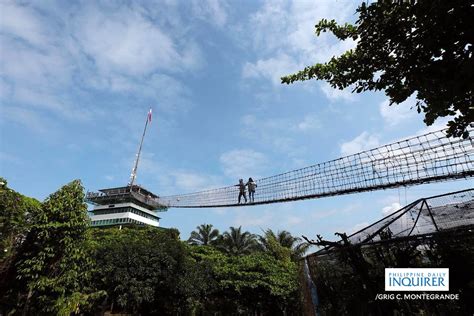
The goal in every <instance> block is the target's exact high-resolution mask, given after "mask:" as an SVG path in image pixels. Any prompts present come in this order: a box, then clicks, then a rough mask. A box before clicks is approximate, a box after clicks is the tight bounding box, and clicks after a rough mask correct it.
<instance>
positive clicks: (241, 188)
mask: <svg viewBox="0 0 474 316" xmlns="http://www.w3.org/2000/svg"><path fill="white" fill-rule="evenodd" d="M236 187H239V199H238V201H239V204H240V199H241V198H242V196H243V197H244V199H245V203H247V194H246V193H245V184H244V180H243V179H240V180H239V184H237V185H236Z"/></svg>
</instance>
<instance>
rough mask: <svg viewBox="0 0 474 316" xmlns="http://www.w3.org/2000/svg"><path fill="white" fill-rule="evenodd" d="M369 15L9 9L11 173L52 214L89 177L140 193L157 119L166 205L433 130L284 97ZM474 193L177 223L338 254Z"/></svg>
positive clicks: (161, 7) (63, 6) (412, 192)
mask: <svg viewBox="0 0 474 316" xmlns="http://www.w3.org/2000/svg"><path fill="white" fill-rule="evenodd" d="M356 4H357V3H356V2H348V1H297V2H287V1H241V2H232V1H217V0H200V1H197V0H196V1H161V2H157V3H152V2H151V1H143V2H139V1H133V2H126V1H112V2H99V1H98V2H95V1H85V2H73V1H57V2H55V1H38V2H33V3H28V2H23V1H22V2H9V1H5V2H2V3H1V4H0V98H1V99H0V100H1V112H0V133H1V134H0V174H1V175H2V176H3V177H6V178H7V179H8V181H9V185H10V186H11V187H12V188H14V189H16V190H17V191H20V192H22V193H24V194H26V195H29V196H33V197H36V198H38V199H44V198H45V197H47V195H48V194H50V193H52V192H54V191H55V190H57V189H58V188H59V187H60V186H61V185H63V184H65V183H67V182H69V181H71V180H73V179H76V178H79V179H81V180H82V181H83V184H84V186H85V187H86V189H87V190H90V191H94V190H97V189H101V188H106V187H112V186H121V185H125V184H126V183H127V181H128V177H129V174H130V170H131V167H132V165H133V160H134V156H135V153H136V150H137V147H138V142H139V139H140V136H141V133H142V129H143V124H144V121H145V118H146V113H147V111H148V108H149V107H150V106H152V108H153V122H152V124H151V125H150V126H149V129H148V134H147V137H146V139H145V144H144V149H143V156H142V160H141V162H140V166H139V169H138V177H137V182H138V183H139V184H141V185H143V186H144V187H146V188H148V189H150V190H151V191H153V192H155V193H157V194H159V195H168V194H177V193H187V192H192V191H196V190H202V189H208V188H212V187H219V186H224V185H230V184H234V183H236V182H237V180H238V179H239V178H244V179H245V178H248V177H253V178H259V177H263V176H269V175H273V174H277V173H281V172H285V171H289V170H292V169H295V168H299V167H303V166H307V165H311V164H315V163H317V162H322V161H326V160H329V159H334V158H338V157H340V156H341V155H346V154H351V153H355V152H358V151H360V150H364V149H370V148H373V147H376V146H378V145H381V144H384V143H387V142H390V141H393V140H396V139H400V138H405V137H408V136H411V135H415V134H418V133H422V132H424V131H426V130H427V127H426V126H424V124H423V122H422V116H421V115H419V114H417V113H416V110H414V109H411V107H412V106H413V105H414V101H413V99H409V100H407V101H406V102H405V103H403V104H401V105H398V106H394V107H388V102H387V98H386V97H385V96H384V94H383V93H365V94H351V93H350V91H339V90H334V89H332V88H331V87H329V86H328V85H327V84H326V83H323V82H317V81H312V82H305V83H297V84H293V85H289V86H288V85H282V84H280V77H281V76H282V75H285V74H289V73H293V72H295V71H297V70H299V69H301V68H303V67H304V66H305V65H310V64H314V63H316V62H323V61H326V60H328V59H329V58H331V57H332V56H334V55H338V54H340V53H341V52H343V51H345V50H347V49H349V48H351V47H353V46H354V42H352V41H347V42H339V41H337V40H336V39H335V38H334V37H332V36H330V35H329V34H323V35H322V36H320V37H316V36H314V25H315V23H316V22H317V21H318V20H319V19H321V18H327V19H332V18H334V19H336V20H337V21H338V22H351V21H354V20H355V19H356V16H355V15H354V12H355V8H356ZM444 124H445V121H438V122H436V123H435V126H432V127H430V128H429V129H431V130H436V129H440V128H442V127H443V126H444ZM469 186H472V183H467V181H457V182H448V183H442V184H431V185H423V186H418V187H411V188H408V189H406V190H405V189H400V190H398V189H394V190H386V191H381V192H371V193H363V194H357V195H349V196H343V197H331V198H325V199H319V200H310V201H300V202H292V203H284V204H275V205H265V206H253V207H244V208H227V209H170V210H169V211H168V212H166V213H163V214H162V222H161V223H162V226H164V227H176V228H178V229H179V230H180V231H181V234H182V237H183V238H187V237H188V236H189V233H190V231H191V230H193V229H194V228H195V227H196V226H197V225H199V224H202V223H212V224H213V225H214V226H216V227H217V228H219V229H220V230H221V231H223V230H225V229H227V228H228V227H229V226H239V225H242V226H243V228H244V229H246V230H250V231H251V232H254V233H261V231H262V229H266V228H272V229H274V230H280V229H286V230H289V231H290V232H292V233H293V234H295V235H301V234H305V235H307V236H312V237H314V236H315V235H316V234H317V233H318V234H321V235H323V236H324V237H326V238H329V239H332V238H333V233H334V232H335V231H339V232H341V231H347V232H350V231H353V230H354V229H356V228H361V227H362V226H364V225H365V224H368V223H371V222H373V221H374V220H376V219H379V218H381V217H382V216H383V214H384V212H385V213H387V212H388V211H389V210H392V209H396V208H397V207H398V206H399V205H400V204H402V205H403V204H405V201H408V202H410V201H411V200H413V199H415V198H418V197H422V196H429V195H433V194H438V193H444V192H447V191H451V190H458V189H464V188H467V187H469ZM405 197H406V198H405Z"/></svg>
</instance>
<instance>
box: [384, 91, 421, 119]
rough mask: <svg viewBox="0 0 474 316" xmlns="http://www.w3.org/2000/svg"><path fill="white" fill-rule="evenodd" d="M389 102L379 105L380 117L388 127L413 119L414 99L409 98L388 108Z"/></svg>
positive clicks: (414, 113)
mask: <svg viewBox="0 0 474 316" xmlns="http://www.w3.org/2000/svg"><path fill="white" fill-rule="evenodd" d="M389 104H390V101H389V100H385V101H383V102H382V103H380V105H379V111H380V115H381V116H382V118H383V119H384V121H385V123H387V124H388V125H389V126H396V125H399V124H401V123H403V122H406V121H408V120H410V119H411V118H413V117H415V116H416V114H417V112H416V109H415V104H416V101H415V98H413V97H412V98H409V99H408V100H406V101H405V102H402V103H400V104H393V105H391V106H389Z"/></svg>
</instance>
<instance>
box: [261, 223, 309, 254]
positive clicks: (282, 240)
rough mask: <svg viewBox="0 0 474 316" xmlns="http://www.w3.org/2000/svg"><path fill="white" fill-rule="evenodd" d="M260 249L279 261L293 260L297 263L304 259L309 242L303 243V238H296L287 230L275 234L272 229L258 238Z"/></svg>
mask: <svg viewBox="0 0 474 316" xmlns="http://www.w3.org/2000/svg"><path fill="white" fill-rule="evenodd" d="M258 240H259V243H260V247H261V249H262V250H263V251H266V252H268V253H270V254H272V255H273V256H275V257H276V258H277V259H280V260H286V259H292V260H294V261H297V260H299V259H301V258H302V256H303V255H304V254H305V252H306V251H307V250H308V248H309V246H310V245H309V244H308V243H307V242H302V241H301V238H299V237H294V236H292V235H291V233H290V232H288V231H286V230H282V231H278V232H277V234H275V233H274V232H273V231H272V230H271V229H267V230H266V231H265V232H264V235H263V236H259V237H258Z"/></svg>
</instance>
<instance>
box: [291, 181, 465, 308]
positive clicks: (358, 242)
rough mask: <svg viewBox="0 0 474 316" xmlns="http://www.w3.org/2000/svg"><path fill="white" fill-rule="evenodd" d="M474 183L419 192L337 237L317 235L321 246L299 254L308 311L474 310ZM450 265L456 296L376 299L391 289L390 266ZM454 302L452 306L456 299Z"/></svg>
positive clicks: (451, 281)
mask: <svg viewBox="0 0 474 316" xmlns="http://www.w3.org/2000/svg"><path fill="white" fill-rule="evenodd" d="M473 231H474V188H470V189H466V190H463V191H457V192H452V193H447V194H443V195H437V196H432V197H427V198H422V199H419V200H416V201H414V202H412V203H410V204H408V205H406V206H405V207H403V208H400V209H399V210H397V211H395V212H393V213H392V214H389V215H388V216H386V217H384V218H382V219H381V220H379V221H377V222H375V223H373V224H371V225H368V226H366V227H364V228H363V229H361V230H359V231H357V232H355V233H353V234H351V235H349V236H347V235H346V234H344V233H337V235H339V236H341V239H340V240H338V241H334V242H333V241H327V240H324V239H323V237H322V236H319V235H317V240H316V241H314V240H308V241H309V242H310V243H312V244H315V245H317V246H320V247H323V248H322V249H320V250H318V251H316V252H314V253H312V254H309V255H307V256H306V257H305V258H304V259H302V260H301V261H300V264H301V266H302V269H301V273H300V278H301V280H302V282H304V283H302V284H303V285H304V286H303V287H302V291H303V297H304V308H305V311H306V315H340V314H341V315H344V314H347V313H349V312H350V311H353V310H358V311H361V310H362V311H363V312H361V314H364V315H388V314H393V311H394V310H398V311H400V313H401V314H410V313H413V312H414V311H417V310H422V311H424V313H425V314H427V315H431V314H440V313H441V314H447V315H448V314H466V315H468V314H472V310H474V303H473V302H472V300H471V299H470V298H471V297H473V294H474V290H473V289H472V285H471V284H472V280H473V279H474V260H473V259H474V233H473ZM395 267H397V268H408V267H409V268H449V271H450V276H451V279H450V284H449V290H450V292H452V293H464V295H465V296H464V297H465V299H460V300H459V301H457V304H455V305H454V304H452V303H451V302H446V304H445V305H443V304H434V305H430V304H426V303H425V302H423V301H422V300H420V301H419V302H420V304H417V303H410V305H409V306H408V305H407V304H406V303H405V302H404V301H403V300H393V301H390V302H388V301H384V300H374V299H373V298H374V297H375V296H376V295H377V293H385V288H384V286H385V269H386V268H395ZM453 306H455V308H454V309H453V308H452V307H453Z"/></svg>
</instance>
